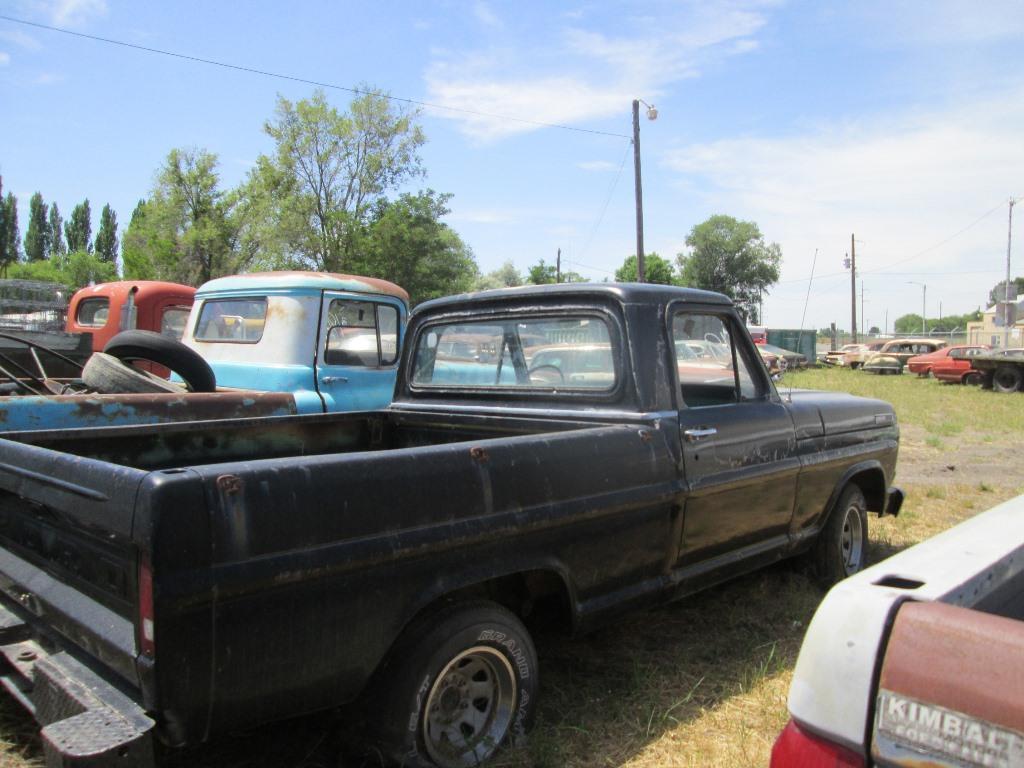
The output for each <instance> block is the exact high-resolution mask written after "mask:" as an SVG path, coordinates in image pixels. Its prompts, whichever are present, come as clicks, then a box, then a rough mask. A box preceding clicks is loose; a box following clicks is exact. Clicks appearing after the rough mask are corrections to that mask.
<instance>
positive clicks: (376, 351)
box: [316, 292, 401, 411]
mask: <svg viewBox="0 0 1024 768" xmlns="http://www.w3.org/2000/svg"><path fill="white" fill-rule="evenodd" d="M320 311H321V317H320V340H319V342H318V351H317V365H316V382H317V389H318V391H319V392H320V395H321V397H322V398H323V401H324V408H325V409H326V410H327V411H363V410H374V409H377V408H383V407H384V406H386V405H387V404H388V403H390V402H391V398H392V397H393V396H394V390H395V376H396V374H397V366H398V352H399V346H400V341H401V313H400V310H399V307H398V305H397V304H395V303H391V302H388V301H385V300H381V301H377V300H373V299H370V298H368V297H366V296H360V295H358V294H354V295H349V294H341V293H331V292H325V294H324V300H323V303H322V305H321V310H320Z"/></svg>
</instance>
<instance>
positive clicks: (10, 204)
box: [0, 192, 21, 276]
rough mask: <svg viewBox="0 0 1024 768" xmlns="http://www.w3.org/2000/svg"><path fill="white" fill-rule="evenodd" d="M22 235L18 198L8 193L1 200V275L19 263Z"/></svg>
mask: <svg viewBox="0 0 1024 768" xmlns="http://www.w3.org/2000/svg"><path fill="white" fill-rule="evenodd" d="M20 243H21V233H20V232H19V231H18V198H16V197H15V196H14V194H13V193H11V192H8V193H7V196H6V197H4V198H3V199H0V273H2V274H3V275H4V276H6V275H7V268H8V267H9V266H10V265H11V264H15V263H17V261H18V255H19V253H18V251H19V247H20Z"/></svg>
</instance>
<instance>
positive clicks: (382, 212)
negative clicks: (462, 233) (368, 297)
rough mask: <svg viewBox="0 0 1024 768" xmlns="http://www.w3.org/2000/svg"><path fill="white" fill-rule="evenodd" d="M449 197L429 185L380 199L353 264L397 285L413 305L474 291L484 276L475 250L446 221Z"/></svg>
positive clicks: (364, 271)
mask: <svg viewBox="0 0 1024 768" xmlns="http://www.w3.org/2000/svg"><path fill="white" fill-rule="evenodd" d="M450 199H451V195H447V194H438V193H436V192H434V191H433V190H431V189H428V190H426V191H425V192H419V193H417V194H415V195H412V194H404V195H401V196H400V197H399V198H398V199H397V200H395V201H394V202H389V201H387V200H378V202H377V204H376V206H375V207H374V210H373V213H372V215H371V219H370V221H369V223H368V226H367V228H366V231H365V236H364V238H363V239H362V241H361V242H360V248H359V253H358V254H357V255H356V256H354V257H353V261H352V262H351V263H352V265H353V266H354V267H356V269H357V270H358V271H359V273H360V274H364V275H367V276H370V277H383V278H386V279H388V280H392V281H394V282H396V283H398V284H399V285H401V286H402V287H403V288H405V289H406V290H407V291H408V292H409V299H410V302H411V303H412V304H414V305H415V304H418V303H420V302H422V301H426V300H428V299H434V298H437V297H439V296H447V295H449V294H452V293H463V292H466V291H469V290H471V289H472V287H473V284H474V282H475V280H476V279H477V277H478V276H479V272H478V270H477V266H476V261H475V260H474V259H473V254H472V251H470V249H469V248H468V247H467V246H466V245H465V243H463V242H462V239H461V238H460V237H459V236H458V235H457V234H456V233H455V232H454V231H453V230H452V229H451V228H450V227H449V226H448V225H447V224H445V223H443V222H442V221H441V218H442V217H443V216H445V215H447V214H448V212H449V210H448V207H447V203H448V201H449V200H450Z"/></svg>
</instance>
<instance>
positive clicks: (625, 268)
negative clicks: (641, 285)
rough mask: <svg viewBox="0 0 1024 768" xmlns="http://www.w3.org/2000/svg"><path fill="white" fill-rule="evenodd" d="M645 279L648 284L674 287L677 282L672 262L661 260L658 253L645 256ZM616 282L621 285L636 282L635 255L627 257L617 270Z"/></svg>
mask: <svg viewBox="0 0 1024 768" xmlns="http://www.w3.org/2000/svg"><path fill="white" fill-rule="evenodd" d="M644 278H645V279H646V280H647V282H648V283H658V284H659V285H672V284H674V283H675V282H676V279H675V278H676V275H675V270H674V269H673V268H672V262H670V261H669V260H668V259H663V258H661V256H659V255H658V254H656V253H648V254H647V255H646V256H644ZM615 280H616V281H617V282H620V283H635V282H636V280H637V265H636V256H635V255H630V256H627V257H626V260H625V261H624V262H623V263H622V266H621V267H619V268H618V269H617V270H615Z"/></svg>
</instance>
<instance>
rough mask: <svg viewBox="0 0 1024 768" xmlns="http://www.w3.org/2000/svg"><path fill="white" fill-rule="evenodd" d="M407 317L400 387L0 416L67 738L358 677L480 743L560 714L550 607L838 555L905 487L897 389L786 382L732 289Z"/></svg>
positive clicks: (285, 710) (9, 497)
mask: <svg viewBox="0 0 1024 768" xmlns="http://www.w3.org/2000/svg"><path fill="white" fill-rule="evenodd" d="M407 338H408V344H407V345H406V348H405V350H404V351H403V359H402V361H401V369H400V374H399V378H398V384H397V387H396V392H395V399H394V402H393V404H392V405H391V406H389V407H388V408H386V409H384V410H380V411H368V412H355V413H339V414H325V415H316V416H282V417H266V418H260V419H238V420H224V421H213V422H202V423H198V422H197V423H176V424H163V425H156V426H151V425H150V426H127V427H104V428H89V429H81V430H62V431H60V430H59V431H50V432H44V431H40V432H31V433H29V432H26V433H21V434H7V435H6V436H5V439H3V440H0V603H2V605H0V652H2V654H3V659H2V660H5V661H4V663H5V667H4V670H3V671H2V673H0V674H2V682H3V684H4V685H5V686H6V687H7V689H8V690H9V691H10V692H11V694H13V695H14V696H15V697H17V698H18V699H19V700H20V701H21V702H22V703H23V704H24V705H25V706H27V707H28V708H29V709H31V710H32V711H33V712H34V714H35V717H36V718H37V720H38V721H39V722H40V723H41V724H42V726H43V729H42V736H43V742H44V747H45V749H46V752H47V758H48V761H49V763H48V764H52V765H68V766H70V765H89V766H96V765H108V764H109V765H151V764H152V763H153V762H154V760H155V758H154V753H155V751H159V750H155V747H156V744H157V742H158V741H159V742H160V743H161V744H162V745H168V746H170V747H174V746H179V745H186V744H193V743H197V742H202V741H204V740H207V739H209V738H210V737H212V736H213V735H215V734H217V733H222V732H224V731H225V730H228V729H237V728H241V727H246V726H252V725H254V724H258V723H262V722H268V721H272V720H277V719H281V718H286V717H289V716H293V715H297V714H300V713H305V712H312V711H316V710H322V709H326V708H332V707H336V706H339V705H343V704H346V703H349V702H357V706H356V707H352V708H347V709H348V710H349V711H354V712H357V713H361V714H360V717H362V719H363V721H364V722H362V723H361V725H360V726H359V727H358V728H357V729H356V730H357V731H358V732H359V733H360V734H361V737H362V738H363V739H364V740H365V741H366V742H367V743H368V745H370V746H372V747H373V748H374V749H375V750H376V751H377V752H376V753H377V754H384V755H386V756H387V757H388V758H389V759H391V760H393V761H394V762H396V763H401V764H403V765H406V766H442V767H444V768H455V767H461V766H470V765H477V764H479V763H480V762H482V761H484V760H486V759H487V758H488V757H489V756H490V755H491V754H492V753H493V752H494V751H495V750H496V749H497V748H498V747H499V746H500V745H501V744H502V743H503V742H505V741H511V740H515V739H516V738H518V737H519V736H520V735H521V734H522V733H523V732H524V730H525V729H526V728H527V727H528V725H529V723H530V719H531V715H532V713H533V712H534V709H535V705H536V701H537V696H538V680H537V660H536V653H535V650H534V646H533V643H532V641H531V639H530V634H529V632H528V630H527V629H526V627H525V625H524V620H526V621H527V622H529V621H530V620H531V618H530V617H531V614H532V615H533V616H534V617H535V616H538V615H543V616H546V617H552V616H557V617H558V618H559V619H561V620H564V621H565V623H566V625H567V626H568V627H571V628H572V629H573V630H575V631H585V630H586V629H587V628H589V627H592V626H594V625H595V624H596V623H598V622H600V621H602V620H604V619H606V618H607V617H609V616H611V615H613V614H614V613H615V612H617V611H621V610H623V609H625V608H627V607H637V606H645V605H651V604H654V603H658V602H662V601H666V600H671V599H674V598H679V597H681V596H684V595H687V594H690V593H692V592H694V591H695V590H698V589H702V588H704V587H707V586H709V585H712V584H715V583H718V582H720V581H722V580H724V579H727V578H730V577H733V576H736V575H738V574H741V573H744V572H747V571H750V570H752V569H754V568H757V567H760V566H763V565H765V564H767V563H771V562H774V561H777V560H779V559H781V558H785V557H790V556H794V555H800V554H803V555H806V557H807V558H808V559H809V560H810V561H811V562H812V565H813V566H814V567H815V568H816V570H817V572H818V573H819V574H820V575H821V577H822V579H824V580H826V581H834V580H838V579H840V578H842V577H844V576H846V575H848V574H851V573H853V572H855V571H857V570H859V569H860V568H861V567H862V566H863V565H864V562H865V556H866V550H867V545H868V537H867V514H866V513H867V511H868V510H871V511H874V512H877V513H879V514H884V513H890V514H895V513H896V512H897V511H898V509H899V505H900V503H901V500H902V494H901V493H900V492H899V490H898V489H896V488H893V487H892V486H891V481H892V478H893V471H894V467H895V463H896V453H897V441H898V428H897V425H896V419H895V416H894V413H893V410H892V408H891V406H889V405H888V404H886V403H884V402H880V401H877V400H867V399H863V398H856V397H852V396H847V395H842V394H835V393H832V394H827V393H814V392H805V391H798V392H792V393H789V394H787V395H786V397H784V398H783V397H780V396H779V394H778V393H777V391H776V389H775V387H774V385H773V383H772V381H771V379H770V378H769V376H768V375H767V372H766V370H765V367H764V365H763V364H762V363H761V361H760V358H759V356H758V354H757V352H756V351H755V348H754V346H753V344H752V343H751V341H750V338H749V336H748V335H747V334H746V332H745V330H744V328H743V324H742V323H741V322H740V320H739V317H738V316H737V314H736V312H735V310H734V309H733V307H732V305H731V304H730V302H729V301H728V299H726V298H725V297H723V296H720V295H718V294H713V293H707V292H703V291H695V290H687V289H681V288H670V287H665V286H652V285H615V284H606V285H584V284H577V285H558V286H546V287H536V288H528V289H510V290H501V291H494V292H487V293H482V294H476V295H467V296H458V297H452V298H447V299H439V300H436V301H432V302H428V303H426V304H424V305H422V306H421V307H419V308H418V309H417V311H416V312H415V313H414V316H413V317H412V319H411V321H410V325H409V329H408V336H407ZM541 608H543V610H541ZM556 612H557V613H556Z"/></svg>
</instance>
